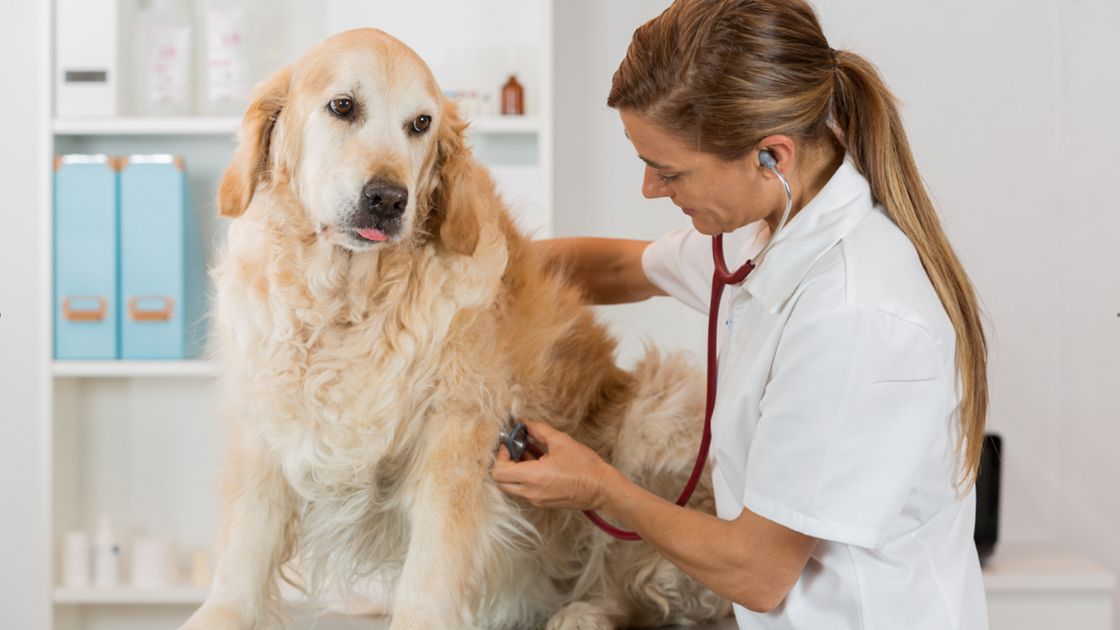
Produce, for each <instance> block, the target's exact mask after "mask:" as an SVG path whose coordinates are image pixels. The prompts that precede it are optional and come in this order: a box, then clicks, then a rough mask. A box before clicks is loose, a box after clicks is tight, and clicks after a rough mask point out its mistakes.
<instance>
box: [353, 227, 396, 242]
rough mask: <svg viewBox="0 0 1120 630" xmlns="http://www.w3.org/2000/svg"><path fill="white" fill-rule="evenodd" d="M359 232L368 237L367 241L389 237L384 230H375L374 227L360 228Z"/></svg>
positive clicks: (363, 236)
mask: <svg viewBox="0 0 1120 630" xmlns="http://www.w3.org/2000/svg"><path fill="white" fill-rule="evenodd" d="M358 234H360V235H361V237H362V238H364V239H366V240H367V241H383V240H385V239H387V238H389V237H388V236H385V233H384V232H382V231H381V230H375V229H374V228H364V229H361V230H358Z"/></svg>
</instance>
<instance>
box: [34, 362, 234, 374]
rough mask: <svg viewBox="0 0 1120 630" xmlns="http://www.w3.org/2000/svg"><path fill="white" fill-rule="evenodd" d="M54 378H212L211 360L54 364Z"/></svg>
mask: <svg viewBox="0 0 1120 630" xmlns="http://www.w3.org/2000/svg"><path fill="white" fill-rule="evenodd" d="M51 369H52V371H53V373H54V376H55V378H213V377H216V376H218V374H219V373H220V370H219V368H218V365H217V364H216V363H214V362H212V361H199V360H194V361H55V362H54V363H53V365H52V367H51Z"/></svg>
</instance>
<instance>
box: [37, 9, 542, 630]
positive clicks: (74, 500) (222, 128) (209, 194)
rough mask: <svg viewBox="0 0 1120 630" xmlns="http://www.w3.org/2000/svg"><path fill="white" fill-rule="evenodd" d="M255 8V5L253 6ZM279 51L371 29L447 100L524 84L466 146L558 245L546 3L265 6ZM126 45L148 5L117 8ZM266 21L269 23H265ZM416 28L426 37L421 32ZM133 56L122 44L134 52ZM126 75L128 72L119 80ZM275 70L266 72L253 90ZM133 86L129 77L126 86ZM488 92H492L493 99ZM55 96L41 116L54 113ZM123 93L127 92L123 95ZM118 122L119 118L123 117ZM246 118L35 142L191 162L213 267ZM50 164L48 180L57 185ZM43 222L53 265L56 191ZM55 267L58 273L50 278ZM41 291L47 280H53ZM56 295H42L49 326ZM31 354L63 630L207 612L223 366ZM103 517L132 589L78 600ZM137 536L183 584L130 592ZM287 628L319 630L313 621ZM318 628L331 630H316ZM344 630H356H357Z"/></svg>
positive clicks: (525, 220) (86, 131)
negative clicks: (201, 557)
mask: <svg viewBox="0 0 1120 630" xmlns="http://www.w3.org/2000/svg"><path fill="white" fill-rule="evenodd" d="M254 1H255V2H256V1H258V0H254ZM260 2H261V4H262V5H263V6H266V7H267V12H268V15H267V16H263V17H262V20H264V22H265V23H267V24H269V25H270V37H271V39H261V40H259V44H260V45H261V46H263V47H265V48H267V50H265V51H262V53H261V55H260V58H262V59H268V60H279V62H282V63H286V62H289V61H293V60H294V59H295V58H296V57H297V56H298V55H299V54H300V53H301V52H302V50H304V49H305V48H306V47H307V46H309V45H310V44H311V43H313V42H316V41H318V40H320V39H322V38H323V37H325V36H327V35H329V34H332V33H334V32H337V31H339V30H343V29H347V28H354V27H359V26H375V27H378V28H382V29H383V30H385V31H387V32H389V33H390V34H393V35H395V36H397V37H398V38H399V39H401V40H402V41H404V42H405V43H406V44H409V45H410V46H412V47H413V48H414V49H416V50H417V51H418V52H419V53H420V54H421V55H422V56H424V57H425V59H427V60H428V61H429V63H430V65H431V67H432V69H433V71H434V72H436V74H437V78H438V79H439V80H440V82H441V85H442V87H444V88H445V89H456V90H467V89H473V90H478V91H480V92H483V91H485V89H491V90H492V92H493V94H494V96H493V97H492V98H494V99H496V98H497V94H498V93H499V91H500V87H501V83H500V82H498V81H499V80H500V81H504V80H505V79H506V78H507V77H508V75H509V74H510V73H511V72H516V73H517V74H518V77H519V79H520V80H521V82H522V83H523V85H524V86H525V102H526V114H525V115H524V116H517V117H513V116H506V117H503V116H499V115H497V114H496V112H494V113H491V112H485V111H480V112H479V113H478V114H477V115H476V116H474V117H473V118H472V124H471V126H470V128H469V131H468V134H469V143H470V144H471V145H472V146H474V148H475V152H476V155H477V156H478V157H479V159H480V160H482V161H483V162H484V163H486V164H487V165H488V166H490V167H491V169H492V171H493V172H494V174H495V177H496V179H497V180H498V184H499V187H500V188H501V189H502V190H503V191H504V194H506V195H507V196H508V199H507V201H509V203H510V205H511V206H513V209H514V211H515V214H518V213H519V216H520V220H521V221H522V224H523V225H524V226H525V227H526V228H527V229H530V230H531V231H532V232H533V233H534V234H536V235H538V236H542V235H548V234H550V233H551V230H552V202H551V199H552V171H553V167H552V95H551V86H552V32H551V28H552V26H551V25H552V2H551V0H531V1H524V0H466V1H462V0H435V1H433V2H429V3H426V4H424V5H423V7H422V10H420V12H419V13H417V11H418V8H417V6H416V5H414V4H413V3H406V2H388V1H386V0H375V1H366V0H362V1H357V0H326V1H325V2H322V3H309V2H303V0H276V1H271V0H269V1H267V2H265V1H264V0H260ZM116 4H117V5H118V6H119V7H120V13H121V16H120V20H121V24H122V28H120V29H118V30H119V31H120V32H121V34H122V35H121V37H131V32H130V31H129V29H128V28H127V24H128V23H129V22H130V20H132V19H133V18H134V16H135V13H136V11H137V10H138V8H139V7H140V6H141V0H118V1H117V2H116ZM58 6H59V5H58V4H56V2H50V3H49V6H48V7H47V8H46V9H45V10H44V11H42V13H41V15H40V18H39V19H40V30H39V33H40V36H41V37H43V38H45V39H46V42H44V47H45V48H47V49H50V50H53V49H54V37H55V36H56V33H55V32H54V30H53V28H52V25H53V24H54V23H55V21H56V18H57V13H56V10H57V8H58ZM265 18H267V19H265ZM421 27H422V28H421ZM129 45H130V42H121V46H122V50H127V49H128V47H129ZM130 69H131V68H130V67H129V66H127V65H126V66H123V67H122V72H127V71H129V70H130ZM269 72H270V70H269V71H261V72H260V75H259V76H258V77H257V79H263V78H265V76H264V75H267V74H268V73H269ZM124 80H125V83H126V84H127V83H129V81H131V77H128V76H125V77H124ZM491 84H492V85H491ZM53 89H54V88H53V86H52V85H51V81H49V80H44V81H43V82H42V84H41V93H40V95H41V97H42V102H45V103H53V102H54V99H55V96H56V95H55V94H54V92H53ZM126 91H127V87H126ZM122 111H124V110H122ZM239 125H240V119H239V118H236V117H182V118H146V117H136V116H131V115H128V112H127V111H124V115H121V116H114V117H103V118H95V117H84V118H64V117H57V116H53V117H52V116H45V117H44V118H43V122H42V123H40V126H41V128H40V129H39V132H40V133H41V136H40V137H41V138H42V139H43V142H44V146H46V147H47V152H48V154H64V153H105V154H109V155H128V154H134V153H173V154H177V155H182V156H183V157H184V158H185V162H186V170H187V176H188V187H189V191H190V200H191V203H192V205H193V210H194V212H195V215H196V218H197V220H198V222H199V224H200V227H201V233H202V237H203V242H204V243H205V246H206V251H205V252H204V255H205V258H206V261H207V263H210V262H212V261H213V257H214V251H215V248H216V247H217V244H218V243H220V242H221V240H222V236H223V234H224V231H225V221H224V220H222V219H219V218H218V217H217V211H216V204H215V195H216V190H217V182H218V179H219V177H220V175H221V173H222V172H223V170H224V168H225V166H226V165H227V163H228V162H229V160H230V157H231V155H232V153H233V149H234V147H235V140H234V135H235V133H236V131H237V129H238V126H239ZM49 165H50V161H46V162H44V165H43V168H44V172H43V176H44V179H45V181H46V182H49V181H50V178H49V173H48V172H47V171H46V169H49ZM41 199H42V205H41V207H40V208H39V212H40V213H41V215H40V216H42V217H46V218H45V219H44V220H45V221H46V223H47V225H46V229H43V230H40V231H39V233H38V234H37V235H36V237H35V238H36V239H37V241H38V243H37V244H36V246H35V249H36V250H37V251H39V252H41V257H42V259H43V260H47V261H50V260H51V259H52V252H51V233H52V226H51V225H50V221H51V216H52V200H51V190H50V186H49V183H48V185H46V186H44V187H43V194H42V195H41ZM48 264H49V263H48ZM45 277H46V278H50V277H51V273H50V272H49V271H48V273H46V274H45ZM49 294H50V287H49V286H47V287H43V288H42V290H41V295H42V296H43V297H42V299H43V301H44V305H45V308H44V310H45V311H46V312H47V313H48V314H49V313H50V297H49ZM42 331H43V332H42V334H43V335H46V337H47V338H46V339H42V340H41V343H39V344H37V345H38V347H40V348H42V352H43V353H46V356H44V357H42V359H43V363H44V364H47V365H50V366H51V368H50V369H49V370H44V371H43V372H42V375H41V376H40V377H38V378H42V379H43V383H42V385H43V390H44V391H45V392H47V395H46V400H47V401H48V403H47V404H46V405H44V406H43V407H44V409H43V411H42V412H41V413H42V414H43V416H44V417H42V418H41V426H46V427H49V433H50V440H49V447H47V448H48V453H49V455H48V457H49V460H50V467H49V469H50V471H51V484H52V488H51V497H50V498H49V501H47V503H48V504H49V506H50V508H49V509H50V521H51V526H52V527H51V529H52V535H51V544H50V546H49V549H45V550H44V552H45V553H47V554H48V555H47V556H46V557H43V558H42V565H44V566H49V567H51V574H52V576H53V577H52V579H51V581H50V584H51V585H53V586H50V587H49V588H50V589H51V590H50V592H47V593H43V597H44V599H49V600H50V601H51V602H52V605H51V608H52V612H53V615H52V616H53V627H54V628H57V629H59V630H79V629H81V630H97V629H101V628H105V629H108V628H112V629H114V630H121V629H123V630H131V629H141V628H168V627H175V626H176V625H177V623H178V622H180V621H182V620H183V619H185V618H186V615H188V614H189V613H190V611H191V610H192V609H193V608H195V607H197V606H198V604H199V603H200V602H201V601H202V600H203V598H204V596H205V592H206V591H205V588H199V587H195V586H191V585H189V584H188V583H186V582H187V579H188V576H189V575H190V571H189V569H190V566H189V565H190V556H191V553H192V552H194V551H198V550H204V549H208V548H209V546H210V545H211V543H212V541H213V538H214V532H215V529H216V527H217V524H218V507H219V495H220V491H219V487H218V478H219V474H220V469H221V466H222V458H223V453H224V447H225V429H224V425H223V423H222V421H221V419H220V418H219V417H218V416H217V413H216V409H215V405H214V399H215V396H214V390H215V384H214V378H215V377H216V376H217V374H218V368H217V366H215V365H213V364H211V363H208V362H206V361H159V362H154V361H153V362H146V361H52V359H51V354H50V353H51V347H50V342H49V336H50V334H51V331H50V327H49V325H47V326H44V327H42ZM101 514H108V515H110V516H111V517H112V520H113V523H114V525H115V528H116V530H117V534H118V536H119V537H120V539H121V541H122V542H123V543H124V546H125V557H124V561H123V562H122V567H123V569H124V575H123V582H122V585H121V586H120V587H119V588H115V589H103V590H97V589H69V588H63V587H61V586H58V585H59V584H60V582H61V575H60V573H61V562H60V558H59V554H60V550H61V542H62V538H63V536H64V535H65V534H66V532H69V531H73V530H84V531H86V532H87V533H88V534H89V535H90V536H91V537H92V536H93V534H94V533H95V531H96V526H97V523H98V519H99V517H100V515H101ZM139 535H158V536H171V537H173V538H174V539H175V540H176V542H177V544H178V547H179V551H180V555H181V560H182V571H181V573H182V576H183V581H184V583H183V584H182V585H179V586H176V587H173V588H169V589H159V590H138V589H134V588H131V587H129V582H128V572H127V568H128V564H129V557H128V543H129V541H130V539H132V538H134V537H136V536H139ZM298 619H300V617H299V616H298V615H297V621H296V622H294V624H293V626H292V627H301V628H302V627H310V626H311V625H312V622H311V621H309V620H308V619H309V617H306V616H304V617H303V619H305V620H306V623H305V622H304V621H298ZM316 627H318V628H330V627H333V626H332V623H331V622H329V621H326V620H321V621H319V622H318V624H317V625H316ZM342 627H355V626H354V624H353V623H352V622H351V623H349V624H348V625H346V624H344V625H343V626H342Z"/></svg>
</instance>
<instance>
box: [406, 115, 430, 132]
mask: <svg viewBox="0 0 1120 630" xmlns="http://www.w3.org/2000/svg"><path fill="white" fill-rule="evenodd" d="M431 124H432V117H431V116H428V115H424V116H417V117H416V120H414V121H412V127H411V129H410V130H411V131H412V133H414V134H421V133H424V132H425V131H427V130H428V126H429V125H431Z"/></svg>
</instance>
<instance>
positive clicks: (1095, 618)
mask: <svg viewBox="0 0 1120 630" xmlns="http://www.w3.org/2000/svg"><path fill="white" fill-rule="evenodd" d="M1115 584H1116V578H1115V576H1114V575H1113V574H1112V573H1110V572H1109V571H1108V570H1107V569H1105V568H1104V567H1102V566H1100V565H1098V564H1097V563H1095V562H1093V561H1092V560H1090V559H1089V558H1086V557H1084V556H1082V555H1080V554H1077V553H1073V552H1070V551H1065V550H1063V549H1061V548H1058V547H1048V546H1033V547H1025V546H1019V547H1016V546H1011V547H1005V546H1001V547H997V549H996V553H995V554H994V555H993V556H992V558H991V560H990V561H989V562H988V563H987V565H986V566H985V567H984V589H985V590H986V591H987V594H988V619H989V620H990V623H991V630H1055V629H1057V628H1070V629H1071V630H1073V629H1076V630H1112V616H1113V611H1112V596H1113V589H1114V588H1115Z"/></svg>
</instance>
